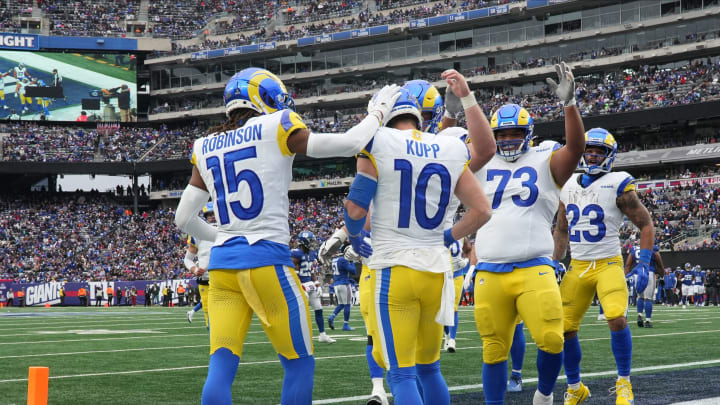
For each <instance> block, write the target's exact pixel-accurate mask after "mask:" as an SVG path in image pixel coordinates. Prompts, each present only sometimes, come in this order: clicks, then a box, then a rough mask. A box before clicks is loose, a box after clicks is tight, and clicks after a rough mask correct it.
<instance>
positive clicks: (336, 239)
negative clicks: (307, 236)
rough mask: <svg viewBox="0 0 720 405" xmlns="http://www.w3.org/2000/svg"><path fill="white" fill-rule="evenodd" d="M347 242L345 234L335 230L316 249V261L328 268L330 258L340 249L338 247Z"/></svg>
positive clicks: (343, 231) (342, 231)
mask: <svg viewBox="0 0 720 405" xmlns="http://www.w3.org/2000/svg"><path fill="white" fill-rule="evenodd" d="M346 240H347V232H345V229H343V228H340V229H338V230H336V231H335V232H334V233H333V234H332V236H330V237H329V238H328V239H327V240H326V241H325V242H323V243H322V245H320V249H318V260H320V263H322V264H323V265H325V266H329V265H330V263H331V261H332V257H333V255H334V254H335V252H337V250H338V249H340V246H342V244H343V243H344V242H345V241H346Z"/></svg>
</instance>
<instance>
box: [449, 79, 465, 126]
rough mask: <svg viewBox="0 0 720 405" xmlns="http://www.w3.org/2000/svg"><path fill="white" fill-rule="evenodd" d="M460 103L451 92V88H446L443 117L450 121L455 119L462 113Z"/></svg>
mask: <svg viewBox="0 0 720 405" xmlns="http://www.w3.org/2000/svg"><path fill="white" fill-rule="evenodd" d="M463 111H464V110H463V106H462V102H461V101H460V98H459V97H458V96H456V95H455V93H453V92H452V88H451V87H450V86H448V87H447V88H446V89H445V115H446V116H447V117H448V118H451V119H457V117H458V116H459V115H460V113H461V112H463Z"/></svg>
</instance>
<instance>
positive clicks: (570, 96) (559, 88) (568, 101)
mask: <svg viewBox="0 0 720 405" xmlns="http://www.w3.org/2000/svg"><path fill="white" fill-rule="evenodd" d="M555 71H556V72H557V75H558V79H559V80H560V84H557V83H555V80H553V79H551V78H549V77H548V78H547V79H545V82H546V83H547V84H548V86H550V89H551V90H552V91H554V92H555V94H556V95H557V96H558V98H560V100H562V102H563V105H564V106H565V107H570V106H574V105H576V103H575V76H573V74H572V70H571V69H570V66H568V65H566V64H565V62H560V64H559V65H555Z"/></svg>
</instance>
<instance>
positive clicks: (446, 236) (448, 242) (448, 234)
mask: <svg viewBox="0 0 720 405" xmlns="http://www.w3.org/2000/svg"><path fill="white" fill-rule="evenodd" d="M443 241H444V243H445V247H446V248H448V249H450V246H452V244H453V243H455V238H453V236H452V228H448V229H446V230H445V232H443Z"/></svg>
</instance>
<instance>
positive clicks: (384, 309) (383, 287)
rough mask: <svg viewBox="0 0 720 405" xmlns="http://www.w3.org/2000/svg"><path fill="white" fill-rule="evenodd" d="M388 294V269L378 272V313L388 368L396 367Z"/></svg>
mask: <svg viewBox="0 0 720 405" xmlns="http://www.w3.org/2000/svg"><path fill="white" fill-rule="evenodd" d="M389 292H390V267H387V268H384V269H382V270H380V293H379V296H378V307H379V310H380V311H379V312H380V324H381V325H382V332H383V338H384V340H385V348H386V349H387V355H388V359H387V360H388V362H389V363H390V364H388V365H387V366H390V367H398V361H397V356H396V355H395V341H394V339H393V331H392V325H391V324H390V309H389V306H388V302H389V301H388V294H389Z"/></svg>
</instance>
